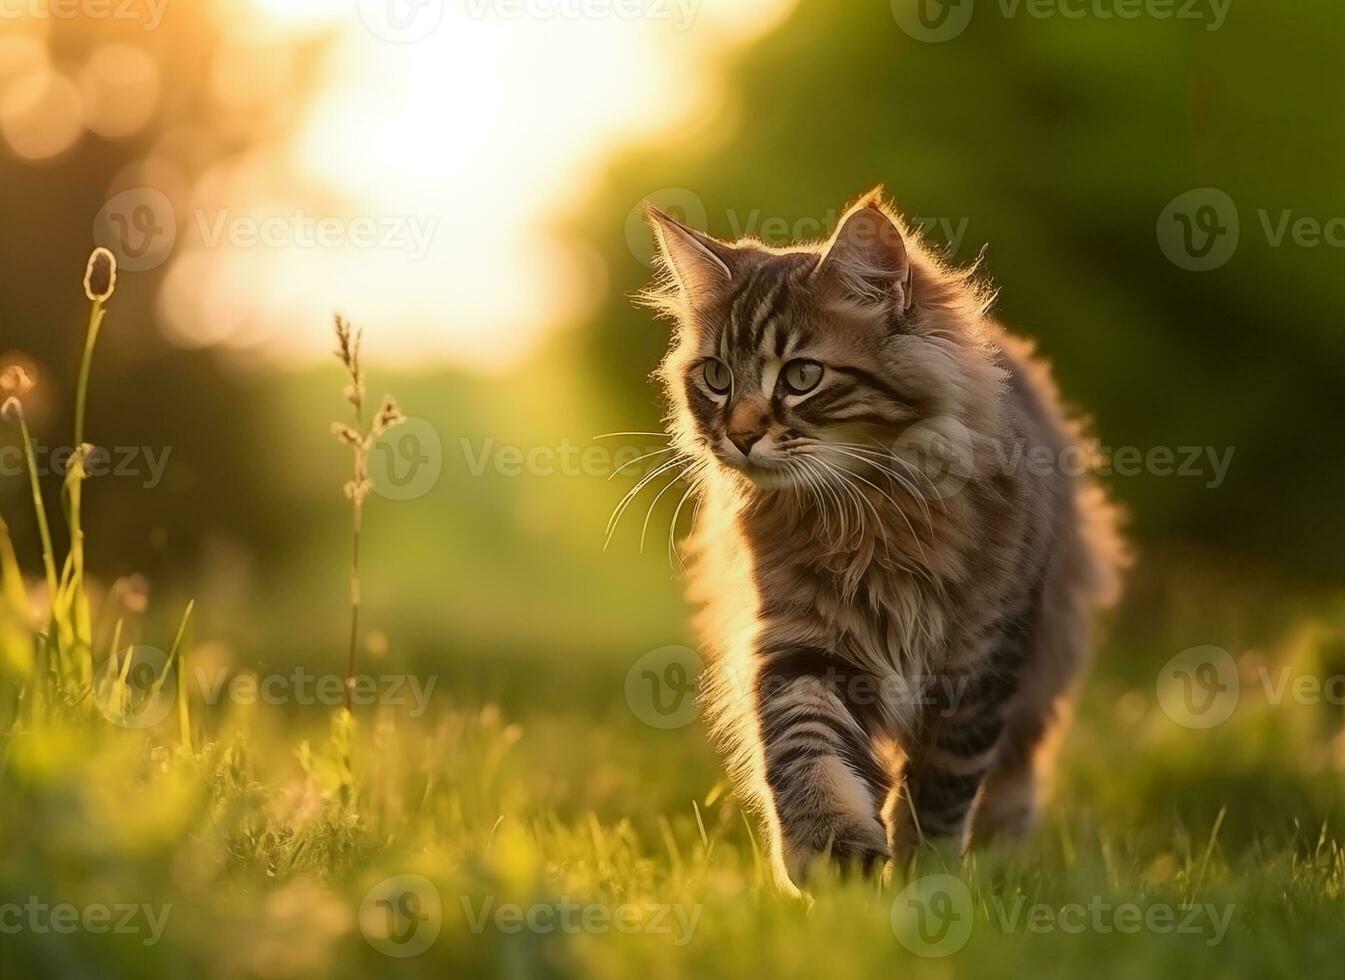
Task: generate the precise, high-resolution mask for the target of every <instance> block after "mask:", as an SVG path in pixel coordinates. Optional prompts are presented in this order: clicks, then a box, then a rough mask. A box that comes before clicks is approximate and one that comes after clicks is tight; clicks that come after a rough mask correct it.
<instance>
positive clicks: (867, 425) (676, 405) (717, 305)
mask: <svg viewBox="0 0 1345 980" xmlns="http://www.w3.org/2000/svg"><path fill="white" fill-rule="evenodd" d="M648 216H649V220H650V224H651V226H652V228H653V230H654V233H655V236H656V238H657V240H658V245H659V252H660V256H661V259H662V263H663V268H664V270H665V272H666V273H667V274H666V276H665V277H664V280H663V281H661V282H660V283H659V284H657V285H656V286H655V287H653V288H651V289H650V290H649V291H648V292H647V293H646V294H645V295H644V297H643V298H644V299H645V301H647V302H648V303H649V304H650V305H652V306H654V307H655V308H656V309H658V310H659V311H660V312H662V313H664V314H666V315H667V316H668V317H669V318H671V319H672V320H673V321H674V324H675V329H674V332H673V336H672V342H671V345H670V350H669V352H668V354H667V357H666V358H665V359H664V361H663V363H662V365H661V367H660V369H659V377H660V379H661V381H662V383H663V385H664V387H665V389H666V395H667V399H668V401H669V403H670V415H669V421H670V431H671V434H672V437H673V442H674V445H675V446H676V448H677V449H678V450H679V452H680V455H679V457H678V458H679V459H680V460H681V461H682V463H684V464H685V465H686V472H688V473H690V474H693V475H694V477H695V480H696V482H697V486H698V489H699V490H700V492H701V494H702V500H701V502H700V508H699V516H698V518H697V520H696V521H695V529H694V531H693V533H692V536H691V539H690V540H689V542H688V545H687V553H688V556H689V559H690V574H691V583H692V584H691V590H690V592H691V596H692V598H693V600H694V601H695V602H697V603H698V604H699V605H700V606H701V612H700V615H699V616H698V622H697V625H698V628H699V630H700V633H701V635H702V639H703V643H704V647H705V653H706V658H707V662H708V664H709V667H708V669H707V676H708V682H705V683H704V687H703V697H704V699H705V701H706V704H707V707H708V715H709V717H710V719H711V728H712V732H713V734H714V736H715V737H716V739H717V740H718V741H719V743H720V744H721V745H722V746H723V748H724V750H725V752H726V754H727V756H728V764H729V770H730V773H731V774H732V775H733V777H734V778H735V782H736V784H737V786H738V788H739V791H740V793H741V794H742V795H744V796H745V798H746V799H747V800H748V801H749V802H753V803H755V804H757V805H758V806H759V808H760V810H761V812H762V815H763V822H764V824H765V827H766V830H767V834H768V837H769V841H770V849H771V855H772V862H773V865H774V869H775V872H776V877H777V879H778V880H779V882H780V884H781V885H782V887H784V888H786V889H793V888H794V887H795V886H796V885H797V884H798V883H800V882H802V881H803V879H804V877H805V875H806V872H807V870H808V867H809V865H810V864H811V863H812V861H813V860H814V859H815V858H817V857H818V856H819V855H830V857H831V858H832V859H833V860H835V861H838V862H840V863H842V864H847V865H849V864H854V863H858V864H860V865H863V866H864V867H872V866H874V865H876V864H881V863H882V862H885V861H887V860H888V859H894V860H897V861H901V860H904V859H905V858H906V857H908V856H909V854H910V853H911V849H912V848H913V847H914V846H915V845H916V844H917V843H918V842H919V841H920V840H921V839H925V838H939V837H946V838H953V839H955V840H956V841H958V842H959V844H960V845H961V846H963V847H965V846H967V845H968V844H969V843H970V841H971V840H972V838H973V836H975V837H981V836H983V835H993V834H1004V835H1011V836H1021V835H1022V834H1024V833H1025V832H1026V831H1027V830H1028V829H1029V828H1030V826H1031V824H1032V822H1033V818H1034V816H1035V815H1036V812H1037V809H1038V804H1039V797H1040V783H1041V781H1042V780H1043V777H1044V776H1046V775H1047V774H1048V772H1047V770H1048V768H1049V754H1050V747H1051V745H1052V743H1053V742H1054V741H1055V739H1054V738H1053V737H1052V736H1053V735H1055V734H1056V732H1057V731H1058V729H1059V727H1060V725H1061V723H1062V722H1063V720H1064V719H1065V716H1066V715H1067V713H1068V707H1069V701H1070V698H1071V693H1072V690H1073V688H1074V686H1075V683H1076V681H1077V679H1078V677H1079V675H1080V673H1081V671H1082V668H1083V666H1084V665H1085V663H1086V660H1087V658H1088V653H1089V647H1090V643H1091V632H1092V623H1093V618H1094V612H1095V610H1097V609H1098V608H1099V607H1101V606H1103V605H1105V604H1106V603H1107V602H1109V601H1111V600H1112V599H1113V597H1114V595H1115V592H1116V578H1117V576H1116V574H1115V573H1116V571H1117V568H1118V566H1119V564H1120V561H1121V548H1120V542H1119V537H1118V535H1117V533H1116V529H1115V520H1114V515H1113V511H1112V509H1111V508H1110V507H1109V505H1108V504H1107V502H1106V500H1105V498H1104V497H1103V495H1102V493H1101V492H1100V490H1099V489H1098V488H1097V487H1096V486H1095V485H1094V484H1093V483H1092V481H1091V480H1090V479H1089V478H1087V477H1086V476H1083V475H1078V474H1077V472H1075V470H1076V469H1077V468H1074V469H1072V468H1071V467H1069V466H1068V465H1061V461H1062V460H1063V461H1065V463H1066V464H1068V462H1069V461H1070V460H1075V459H1082V458H1083V456H1082V455H1081V451H1082V447H1081V445H1080V443H1079V435H1078V432H1077V430H1076V428H1075V426H1074V425H1073V424H1071V423H1070V422H1069V421H1068V420H1067V418H1066V416H1065V413H1064V411H1063V410H1062V408H1061V405H1060V400H1059V398H1058V396H1057V393H1056V390H1055V388H1054V385H1053V384H1052V383H1051V381H1050V379H1049V377H1048V374H1047V372H1046V370H1045V368H1044V367H1043V366H1042V365H1041V364H1040V363H1039V362H1038V361H1036V360H1034V359H1033V357H1032V356H1031V351H1030V349H1029V347H1028V345H1026V344H1025V343H1023V342H1022V341H1020V340H1017V339H1015V338H1013V337H1011V336H1010V335H1008V334H1007V333H1006V332H1005V331H1004V330H1003V328H1002V327H1001V326H1000V325H999V324H998V323H996V322H995V321H994V320H993V319H992V318H991V317H990V316H989V313H988V308H989V306H990V301H991V298H992V297H991V294H990V293H989V291H988V289H987V287H986V286H985V285H984V284H983V283H981V282H980V281H979V279H978V278H977V276H976V275H975V274H974V270H954V269H952V268H950V267H948V266H946V265H945V264H944V263H942V262H941V261H939V260H937V259H936V258H934V257H933V256H932V255H931V254H929V253H928V252H927V251H925V250H924V249H923V248H922V247H921V244H920V242H919V241H918V239H917V237H916V236H915V235H914V234H913V233H912V231H911V230H910V229H909V228H907V227H906V226H905V225H904V223H903V222H902V221H901V219H900V218H899V217H897V216H896V215H895V214H894V213H893V212H892V211H891V210H890V209H889V208H888V207H887V205H886V204H885V203H884V202H883V200H882V198H881V195H880V192H879V191H877V190H875V191H873V192H871V193H870V194H869V195H867V196H866V197H864V198H863V199H861V200H860V201H859V202H858V203H857V204H855V205H854V206H853V207H852V208H850V209H849V210H848V212H847V213H846V214H845V216H844V217H843V218H842V220H841V221H840V222H839V224H838V226H837V229H836V232H835V234H834V235H833V237H832V238H831V240H830V241H829V242H827V243H825V244H823V245H820V246H796V247H791V248H784V249H776V248H770V247H767V246H765V245H763V244H761V243H759V242H756V241H750V240H748V241H740V242H737V243H733V244H729V243H725V242H721V241H718V240H716V239H713V238H711V237H709V236H708V235H706V234H703V233H701V232H699V231H696V230H694V229H692V228H689V227H687V226H686V225H684V224H682V223H680V222H678V221H676V220H674V219H673V218H672V217H670V216H668V215H667V214H664V213H662V212H660V211H658V210H657V209H655V208H652V207H650V208H649V209H648ZM1034 450H1035V453H1034ZM1071 454H1075V455H1071ZM1043 459H1049V460H1051V461H1052V462H1051V464H1050V465H1045V466H1043V465H1041V464H1042V460H1043ZM1029 460H1035V461H1036V465H1030V464H1029V462H1028V461H1029ZM1068 473H1075V475H1068Z"/></svg>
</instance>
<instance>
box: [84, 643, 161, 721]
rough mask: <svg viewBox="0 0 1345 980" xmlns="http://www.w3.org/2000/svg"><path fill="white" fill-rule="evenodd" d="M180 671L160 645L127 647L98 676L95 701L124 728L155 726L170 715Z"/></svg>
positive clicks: (104, 666)
mask: <svg viewBox="0 0 1345 980" xmlns="http://www.w3.org/2000/svg"><path fill="white" fill-rule="evenodd" d="M176 674H177V671H176V669H175V668H173V667H169V665H168V654H166V653H164V652H163V651H162V650H160V649H159V648H158V647H148V646H134V647H127V648H126V649H125V650H123V651H122V652H121V653H117V654H113V655H112V656H111V657H108V658H107V661H106V662H105V663H104V664H103V666H102V667H101V668H99V670H98V676H97V677H96V678H95V679H94V685H93V690H94V701H95V703H97V705H98V710H99V711H101V712H102V713H103V717H104V718H106V719H107V720H108V721H110V722H112V723H113V724H114V725H120V726H121V727H122V728H153V727H154V726H155V725H157V724H158V723H159V722H161V721H163V720H164V719H165V718H167V717H168V713H169V712H170V711H171V710H172V709H173V697H174V694H175V692H176V691H177V676H176Z"/></svg>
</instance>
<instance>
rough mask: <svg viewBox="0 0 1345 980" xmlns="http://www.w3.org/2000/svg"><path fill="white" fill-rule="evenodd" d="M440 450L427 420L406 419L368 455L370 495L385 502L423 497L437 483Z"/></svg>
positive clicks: (436, 436)
mask: <svg viewBox="0 0 1345 980" xmlns="http://www.w3.org/2000/svg"><path fill="white" fill-rule="evenodd" d="M443 469H444V450H443V445H442V443H440V441H439V431H438V430H437V429H436V428H435V427H434V426H433V425H431V424H430V422H429V420H428V419H423V418H419V417H416V416H410V417H408V418H407V420H406V421H405V422H403V423H402V424H401V425H399V426H397V428H395V429H392V430H390V431H389V432H387V433H386V434H385V435H384V436H383V437H382V438H381V439H379V440H378V443H377V444H376V445H375V446H374V448H373V451H372V452H371V453H370V454H369V478H370V479H371V480H373V482H374V493H376V494H378V495H379V496H380V497H386V498H388V499H389V500H413V499H415V498H417V497H423V496H425V494H427V493H429V492H430V491H431V490H433V489H434V488H435V487H436V486H437V485H438V484H439V476H440V474H441V473H442V472H443Z"/></svg>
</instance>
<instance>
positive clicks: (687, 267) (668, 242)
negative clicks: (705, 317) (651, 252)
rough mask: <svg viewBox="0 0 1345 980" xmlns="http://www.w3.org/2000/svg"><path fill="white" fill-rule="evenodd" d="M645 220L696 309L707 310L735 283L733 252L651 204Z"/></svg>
mask: <svg viewBox="0 0 1345 980" xmlns="http://www.w3.org/2000/svg"><path fill="white" fill-rule="evenodd" d="M645 217H646V218H647V219H648V220H649V225H650V227H651V228H653V230H654V237H655V238H656V239H657V240H658V246H659V253H660V254H661V255H662V257H663V261H664V263H665V264H666V265H667V267H668V270H669V271H670V272H671V273H672V274H673V277H674V278H675V279H676V280H677V285H678V286H679V287H680V289H681V291H682V295H683V296H684V297H685V298H686V300H687V301H688V302H689V303H690V304H691V306H692V307H693V308H697V307H703V306H708V305H709V304H710V303H712V302H713V301H714V300H715V299H716V298H717V297H718V296H719V295H720V294H721V293H722V292H723V291H724V289H725V288H726V287H727V286H728V285H729V283H730V282H731V281H732V280H733V269H732V263H733V258H734V255H733V248H732V246H729V245H725V244H724V243H723V242H721V241H718V240H716V239H714V238H711V237H710V236H709V235H707V234H705V233H704V232H699V231H696V230H695V229H694V228H689V227H687V226H686V225H684V224H682V222H680V221H678V220H677V219H676V218H674V217H673V216H672V215H670V214H667V213H665V212H663V211H660V210H659V209H658V208H656V207H654V206H653V205H652V204H646V205H645Z"/></svg>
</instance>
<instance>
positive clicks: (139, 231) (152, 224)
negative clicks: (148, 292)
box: [93, 187, 177, 272]
mask: <svg viewBox="0 0 1345 980" xmlns="http://www.w3.org/2000/svg"><path fill="white" fill-rule="evenodd" d="M93 240H94V241H95V242H96V243H97V244H99V245H102V246H103V247H104V248H106V249H108V250H109V251H110V252H111V253H112V254H113V255H115V256H116V257H117V269H118V271H120V270H123V269H125V270H127V271H129V272H145V271H148V270H149V269H154V268H157V267H158V266H161V265H163V263H164V262H165V261H166V260H167V259H168V256H169V255H171V254H172V252H173V244H174V243H175V242H176V241H177V214H176V212H175V211H174V210H173V202H172V201H170V200H168V196H167V195H166V194H164V193H163V191H158V190H155V189H154V188H153V187H135V188H132V189H131V190H128V191H122V192H121V193H120V194H115V195H113V196H112V197H111V198H109V199H108V201H107V203H106V204H104V205H103V206H102V208H101V209H100V210H99V211H98V214H97V215H96V216H95V217H94V219H93Z"/></svg>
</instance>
